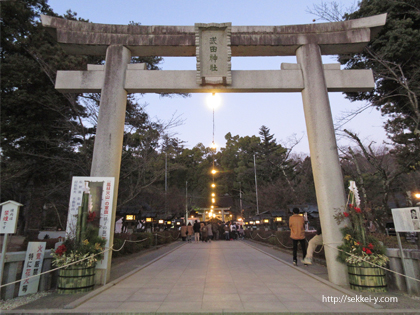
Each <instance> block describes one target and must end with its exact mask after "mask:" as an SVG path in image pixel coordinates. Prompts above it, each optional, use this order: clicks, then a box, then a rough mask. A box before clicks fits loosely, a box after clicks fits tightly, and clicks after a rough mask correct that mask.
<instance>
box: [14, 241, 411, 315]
mask: <svg viewBox="0 0 420 315" xmlns="http://www.w3.org/2000/svg"><path fill="white" fill-rule="evenodd" d="M313 267H315V266H313ZM309 268H311V267H309ZM307 270H308V269H307V268H305V267H303V266H302V267H301V266H298V267H294V266H292V265H291V264H290V263H288V262H286V261H285V260H282V259H279V258H277V257H275V256H273V255H270V254H268V253H266V251H265V250H264V251H261V249H258V246H257V247H254V246H253V245H252V243H249V242H242V241H231V242H226V241H218V242H212V243H201V242H200V243H197V244H195V243H192V244H188V243H184V244H183V245H181V246H178V247H176V248H174V249H173V250H172V251H170V252H169V253H166V254H164V255H163V256H161V257H159V258H156V259H155V260H153V261H152V262H149V263H148V264H146V265H143V266H142V267H139V268H137V269H136V270H133V272H131V273H130V274H129V275H125V276H123V277H121V278H119V279H117V280H115V281H113V282H111V283H110V284H108V285H106V286H104V287H101V288H100V289H98V290H95V291H93V292H91V293H89V294H87V295H85V296H84V297H81V298H80V299H79V300H77V301H75V302H73V303H71V304H69V305H68V306H67V307H66V308H67V309H51V308H50V309H44V310H41V309H38V310H34V309H32V310H28V309H26V310H25V311H23V310H21V311H18V310H16V311H10V313H15V312H16V313H22V314H23V313H25V314H29V313H30V314H35V313H43V314H46V313H49V314H64V313H74V314H80V313H85V314H86V313H87V314H92V313H100V314H112V313H114V314H115V313H118V314H122V313H130V314H144V313H149V314H150V313H152V314H155V313H165V314H166V313H178V314H181V313H184V314H185V313H188V314H191V313H211V314H224V313H229V314H233V313H236V314H243V313H247V314H251V313H255V314H256V313H258V314H262V313H293V314H295V313H318V314H324V313H340V314H344V313H346V314H366V313H387V312H390V313H400V312H398V311H396V310H384V309H378V308H375V307H374V305H373V303H362V302H348V300H347V299H348V298H351V297H354V296H356V294H355V293H354V292H352V291H349V290H346V289H343V288H341V287H337V286H334V285H332V284H330V283H329V282H328V281H326V280H325V279H322V278H321V277H318V276H316V275H313V274H310V273H308V272H307ZM333 297H336V298H340V299H343V298H344V299H346V303H338V302H337V303H335V304H334V303H333V302H332V298H333ZM323 298H324V300H323ZM326 299H329V300H330V302H327V301H326ZM22 311H23V312H22ZM400 311H402V310H400ZM414 311H415V310H414ZM404 313H405V314H408V313H410V311H409V310H404Z"/></svg>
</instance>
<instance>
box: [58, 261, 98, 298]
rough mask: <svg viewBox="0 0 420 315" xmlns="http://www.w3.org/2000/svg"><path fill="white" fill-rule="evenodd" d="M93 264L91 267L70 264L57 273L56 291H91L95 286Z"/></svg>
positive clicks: (66, 292) (60, 292) (70, 292)
mask: <svg viewBox="0 0 420 315" xmlns="http://www.w3.org/2000/svg"><path fill="white" fill-rule="evenodd" d="M95 267H96V266H95V264H94V265H93V266H91V267H86V266H84V265H72V266H69V267H68V268H64V269H60V270H59V273H58V285H57V289H58V293H59V294H75V293H81V292H89V291H92V290H93V288H94V286H95Z"/></svg>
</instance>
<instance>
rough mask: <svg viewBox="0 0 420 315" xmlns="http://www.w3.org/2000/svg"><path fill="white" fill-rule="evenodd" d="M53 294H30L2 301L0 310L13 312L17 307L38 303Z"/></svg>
mask: <svg viewBox="0 0 420 315" xmlns="http://www.w3.org/2000/svg"><path fill="white" fill-rule="evenodd" d="M51 293H52V292H50V291H44V292H39V293H35V294H28V295H25V296H19V297H16V298H14V299H11V300H6V301H3V300H0V310H12V309H14V308H16V307H19V306H22V305H25V304H28V303H31V302H33V301H36V300H38V299H40V298H42V297H44V296H47V295H50V294H51Z"/></svg>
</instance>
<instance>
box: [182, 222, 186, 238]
mask: <svg viewBox="0 0 420 315" xmlns="http://www.w3.org/2000/svg"><path fill="white" fill-rule="evenodd" d="M181 238H182V241H183V242H185V241H186V239H187V226H186V225H185V223H182V225H181Z"/></svg>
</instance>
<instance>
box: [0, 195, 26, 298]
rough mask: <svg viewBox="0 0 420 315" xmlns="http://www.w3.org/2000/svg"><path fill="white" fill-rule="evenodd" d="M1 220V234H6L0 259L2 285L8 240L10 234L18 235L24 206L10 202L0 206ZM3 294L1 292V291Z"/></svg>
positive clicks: (0, 281) (0, 280)
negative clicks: (20, 215)
mask: <svg viewBox="0 0 420 315" xmlns="http://www.w3.org/2000/svg"><path fill="white" fill-rule="evenodd" d="M0 206H1V207H2V210H1V219H0V224H1V226H0V234H4V237H3V247H2V251H1V258H0V285H1V283H2V280H3V270H4V260H5V256H6V250H7V238H8V235H9V234H14V233H16V228H17V221H18V218H19V208H20V207H21V206H23V205H22V204H20V203H19V202H16V201H13V200H9V201H6V202H3V203H1V204H0ZM0 292H1V291H0Z"/></svg>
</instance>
